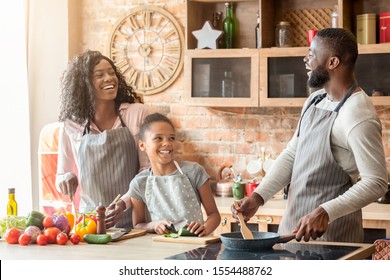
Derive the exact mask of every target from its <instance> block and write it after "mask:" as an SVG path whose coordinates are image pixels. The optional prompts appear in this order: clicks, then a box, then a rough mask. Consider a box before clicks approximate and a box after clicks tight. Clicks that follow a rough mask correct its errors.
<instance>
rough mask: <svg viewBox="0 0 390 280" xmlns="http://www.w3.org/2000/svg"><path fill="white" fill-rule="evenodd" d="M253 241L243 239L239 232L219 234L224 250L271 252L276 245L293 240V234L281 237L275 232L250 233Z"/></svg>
mask: <svg viewBox="0 0 390 280" xmlns="http://www.w3.org/2000/svg"><path fill="white" fill-rule="evenodd" d="M252 234H253V237H254V239H243V238H242V234H241V232H239V231H234V232H227V233H222V234H221V236H220V237H221V241H222V244H223V245H224V246H225V248H226V249H229V250H237V251H260V250H271V249H272V247H273V246H274V245H275V244H276V243H286V242H289V241H291V240H293V239H294V238H295V235H294V234H291V235H284V236H281V235H279V234H278V233H275V232H260V231H253V232H252Z"/></svg>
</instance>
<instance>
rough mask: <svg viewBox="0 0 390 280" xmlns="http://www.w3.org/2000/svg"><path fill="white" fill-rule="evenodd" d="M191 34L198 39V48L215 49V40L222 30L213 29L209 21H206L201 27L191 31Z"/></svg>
mask: <svg viewBox="0 0 390 280" xmlns="http://www.w3.org/2000/svg"><path fill="white" fill-rule="evenodd" d="M192 34H193V35H194V36H195V38H196V39H197V40H198V47H197V48H198V49H205V48H209V49H216V48H217V41H218V39H219V38H220V37H221V36H222V34H223V32H222V31H220V30H217V29H214V28H213V27H212V25H211V23H210V21H206V22H205V23H204V25H203V27H202V29H199V30H195V31H192Z"/></svg>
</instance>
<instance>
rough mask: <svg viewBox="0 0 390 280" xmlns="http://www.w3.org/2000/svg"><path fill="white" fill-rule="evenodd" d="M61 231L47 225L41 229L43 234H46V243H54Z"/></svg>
mask: <svg viewBox="0 0 390 280" xmlns="http://www.w3.org/2000/svg"><path fill="white" fill-rule="evenodd" d="M60 232H61V230H60V229H59V228H56V227H49V228H47V229H45V230H44V231H43V234H44V235H46V236H47V243H50V244H53V243H56V238H57V235H58V234H59V233H60Z"/></svg>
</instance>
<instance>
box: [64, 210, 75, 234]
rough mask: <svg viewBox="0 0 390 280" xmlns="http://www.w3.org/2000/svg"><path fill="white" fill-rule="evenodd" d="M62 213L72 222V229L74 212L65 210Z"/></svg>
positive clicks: (71, 227)
mask: <svg viewBox="0 0 390 280" xmlns="http://www.w3.org/2000/svg"><path fill="white" fill-rule="evenodd" d="M62 214H63V215H64V216H65V217H66V218H67V219H68V222H69V224H70V231H72V229H73V226H74V220H75V217H74V214H73V213H72V212H64V213H62Z"/></svg>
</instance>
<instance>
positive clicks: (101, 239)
mask: <svg viewBox="0 0 390 280" xmlns="http://www.w3.org/2000/svg"><path fill="white" fill-rule="evenodd" d="M84 240H85V241H87V243H89V244H106V243H108V242H110V241H111V240H112V238H111V235H109V234H90V233H87V234H86V235H84Z"/></svg>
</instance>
